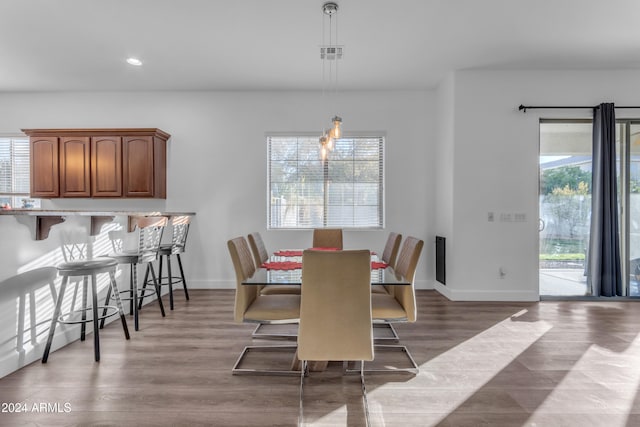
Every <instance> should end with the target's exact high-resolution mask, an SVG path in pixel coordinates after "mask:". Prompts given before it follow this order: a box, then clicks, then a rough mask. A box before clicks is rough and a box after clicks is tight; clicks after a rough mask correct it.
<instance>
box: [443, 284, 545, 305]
mask: <svg viewBox="0 0 640 427" xmlns="http://www.w3.org/2000/svg"><path fill="white" fill-rule="evenodd" d="M435 290H436V291H438V292H440V293H441V294H442V295H443V296H445V297H446V298H447V299H449V300H451V301H501V302H533V301H540V296H539V295H538V294H537V293H535V292H531V291H505V290H486V291H485V290H482V291H478V290H457V289H451V288H449V287H447V286H444V285H442V284H441V283H436V284H435Z"/></svg>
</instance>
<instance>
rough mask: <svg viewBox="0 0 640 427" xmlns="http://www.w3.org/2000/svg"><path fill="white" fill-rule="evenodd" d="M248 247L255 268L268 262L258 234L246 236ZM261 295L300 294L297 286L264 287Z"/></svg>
mask: <svg viewBox="0 0 640 427" xmlns="http://www.w3.org/2000/svg"><path fill="white" fill-rule="evenodd" d="M247 239H248V240H249V245H250V246H251V252H253V259H254V260H255V264H256V268H260V266H261V265H262V263H263V262H265V261H269V252H268V251H267V249H266V246H265V244H264V241H263V240H262V236H260V233H258V232H254V233H251V234H249V235H248V236H247ZM260 293H261V294H262V295H269V294H298V295H299V294H300V288H299V287H297V286H285V285H281V286H278V285H273V286H264V287H262V288H261V289H260Z"/></svg>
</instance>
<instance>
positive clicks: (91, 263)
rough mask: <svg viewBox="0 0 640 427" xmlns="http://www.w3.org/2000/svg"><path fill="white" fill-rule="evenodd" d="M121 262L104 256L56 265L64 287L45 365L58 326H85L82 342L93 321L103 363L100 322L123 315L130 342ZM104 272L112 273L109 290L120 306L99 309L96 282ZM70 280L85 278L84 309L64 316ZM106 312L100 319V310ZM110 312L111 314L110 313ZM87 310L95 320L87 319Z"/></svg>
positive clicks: (96, 346) (95, 343)
mask: <svg viewBox="0 0 640 427" xmlns="http://www.w3.org/2000/svg"><path fill="white" fill-rule="evenodd" d="M117 265H118V262H117V261H116V260H115V259H113V258H107V257H100V258H95V259H90V260H81V261H67V262H63V263H61V264H58V265H57V266H56V268H57V270H58V274H59V275H60V276H62V284H61V285H60V292H59V293H58V298H57V300H56V307H55V310H54V312H53V317H52V318H51V327H50V328H49V338H48V339H47V345H46V346H45V348H44V354H43V355H42V363H47V360H48V359H49V351H50V350H51V343H52V342H53V336H54V334H55V331H56V325H57V324H58V323H64V324H78V323H79V324H81V325H82V326H81V330H80V340H81V341H84V339H85V329H86V324H87V323H88V322H93V348H94V354H95V360H96V362H99V361H100V334H99V332H98V321H99V320H102V321H103V322H104V319H105V318H107V317H111V316H114V315H116V314H117V313H120V320H121V321H122V329H123V330H124V336H125V338H126V339H129V329H128V328H127V320H126V319H125V316H124V310H123V308H122V301H121V300H120V296H119V293H118V288H117V286H116V277H115V272H116V266H117ZM101 273H108V274H109V279H110V280H109V290H110V291H112V292H113V293H114V295H116V297H115V300H116V304H117V307H114V306H102V307H98V289H97V283H96V275H97V274H101ZM88 276H91V294H92V295H91V296H92V299H93V301H92V305H91V307H87V288H88V285H87V277H88ZM69 277H83V285H84V292H83V298H82V299H83V306H82V308H81V309H79V310H72V311H71V312H69V313H66V314H63V315H61V314H60V312H61V310H62V301H63V299H64V292H65V289H66V287H67V283H68V281H69ZM100 308H102V309H104V311H103V314H102V316H98V309H100ZM109 310H110V311H111V312H109ZM87 311H91V312H92V313H93V316H92V319H87ZM77 314H80V315H81V319H80V320H77V319H76V317H75V316H76V315H77Z"/></svg>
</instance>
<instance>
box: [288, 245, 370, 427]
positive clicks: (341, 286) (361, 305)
mask: <svg viewBox="0 0 640 427" xmlns="http://www.w3.org/2000/svg"><path fill="white" fill-rule="evenodd" d="M370 259H371V254H370V251H368V250H353V251H335V252H333V251H331V252H324V251H312V250H306V251H304V253H303V261H302V300H301V303H300V328H299V332H298V354H297V355H298V359H299V360H300V361H302V369H301V371H300V403H299V405H300V406H299V407H300V419H299V424H300V423H302V422H303V421H304V413H303V408H304V383H305V381H304V379H305V377H306V376H308V375H309V365H308V362H312V361H316V362H322V361H330V360H342V361H343V364H344V369H345V371H346V368H347V362H348V361H360V383H361V387H362V397H363V405H364V411H365V416H366V419H367V425H368V424H369V410H368V403H367V393H366V387H365V382H364V372H365V370H364V362H365V361H370V360H373V359H374V344H373V327H372V321H371V293H370V289H369V288H370V286H371V265H370V262H371V261H370Z"/></svg>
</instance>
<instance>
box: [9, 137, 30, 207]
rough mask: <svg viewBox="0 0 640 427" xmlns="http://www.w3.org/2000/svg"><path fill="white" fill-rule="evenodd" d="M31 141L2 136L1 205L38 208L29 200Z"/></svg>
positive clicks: (23, 138)
mask: <svg viewBox="0 0 640 427" xmlns="http://www.w3.org/2000/svg"><path fill="white" fill-rule="evenodd" d="M29 179H30V176H29V139H28V138H26V137H2V136H0V205H6V204H9V205H11V207H14V208H22V207H36V206H34V203H37V204H38V206H39V201H34V200H32V199H30V198H29Z"/></svg>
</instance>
